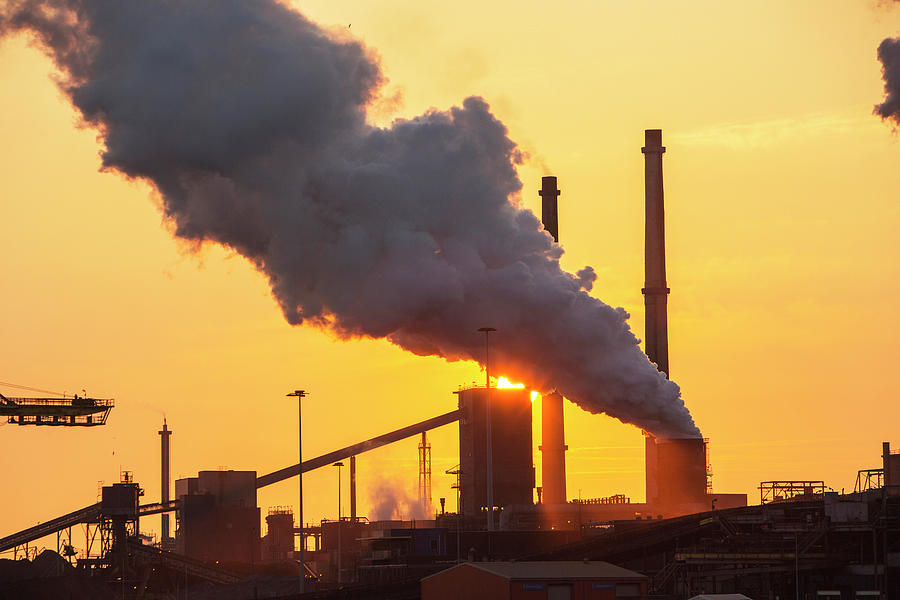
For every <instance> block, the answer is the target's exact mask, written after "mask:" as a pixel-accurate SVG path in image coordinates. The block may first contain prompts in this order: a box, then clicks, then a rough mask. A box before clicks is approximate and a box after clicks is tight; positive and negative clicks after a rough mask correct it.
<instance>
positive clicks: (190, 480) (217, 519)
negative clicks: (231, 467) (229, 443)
mask: <svg viewBox="0 0 900 600" xmlns="http://www.w3.org/2000/svg"><path fill="white" fill-rule="evenodd" d="M175 496H176V497H177V498H178V500H179V502H180V508H179V510H178V513H177V516H176V519H177V526H176V527H177V528H176V532H175V547H176V549H177V552H178V553H179V554H184V555H185V556H188V557H190V558H195V559H198V560H201V561H204V562H211V563H220V564H230V563H235V564H252V563H256V562H259V552H260V545H259V538H260V534H259V519H260V514H259V508H258V507H257V505H256V472H255V471H200V473H198V475H197V477H187V478H184V479H178V480H176V481H175Z"/></svg>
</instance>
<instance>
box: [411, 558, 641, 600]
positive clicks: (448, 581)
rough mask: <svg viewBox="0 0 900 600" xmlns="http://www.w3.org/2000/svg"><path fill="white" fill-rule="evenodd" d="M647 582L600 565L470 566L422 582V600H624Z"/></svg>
mask: <svg viewBox="0 0 900 600" xmlns="http://www.w3.org/2000/svg"><path fill="white" fill-rule="evenodd" d="M646 593H647V577H646V576H644V575H641V574H640V573H636V572H634V571H629V570H628V569H623V568H622V567H617V566H616V565H612V564H610V563H607V562H601V561H583V562H577V561H543V562H472V563H463V564H461V565H456V566H454V567H452V568H450V569H446V570H444V571H441V572H440V573H435V574H434V575H431V576H429V577H425V578H424V579H422V600H482V599H483V600H624V599H628V598H634V599H638V598H641V597H642V596H644V595H646Z"/></svg>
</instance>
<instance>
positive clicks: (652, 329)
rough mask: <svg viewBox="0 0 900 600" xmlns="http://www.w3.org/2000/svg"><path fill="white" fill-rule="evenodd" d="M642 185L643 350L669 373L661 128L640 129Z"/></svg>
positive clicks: (660, 367)
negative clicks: (644, 195)
mask: <svg viewBox="0 0 900 600" xmlns="http://www.w3.org/2000/svg"><path fill="white" fill-rule="evenodd" d="M644 136H645V138H644V139H645V145H644V147H643V148H641V152H643V153H644V186H645V194H646V209H645V210H646V225H645V227H646V229H645V230H644V288H643V289H642V290H641V292H642V293H643V294H644V311H645V314H646V324H645V338H646V339H645V340H644V351H645V352H646V353H647V357H648V358H649V359H650V361H651V362H654V363H656V368H657V369H659V371H660V372H661V373H665V374H666V377H669V333H668V325H667V314H666V302H667V296H668V294H669V288H668V287H666V221H665V209H664V207H663V173H662V155H663V153H664V152H665V151H666V149H665V147H664V146H663V145H662V130H661V129H647V130H646V131H644Z"/></svg>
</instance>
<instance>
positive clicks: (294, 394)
mask: <svg viewBox="0 0 900 600" xmlns="http://www.w3.org/2000/svg"><path fill="white" fill-rule="evenodd" d="M287 396H288V397H294V398H297V448H298V459H299V461H298V463H297V464H299V465H300V473H298V474H297V480H298V481H299V482H300V484H299V485H300V504H299V506H298V508H297V513H298V520H299V524H300V593H301V594H304V593H306V536H305V534H304V531H303V398H304V397H306V392H305V391H303V390H294V391H293V392H291V393H290V394H287Z"/></svg>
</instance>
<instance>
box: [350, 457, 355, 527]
mask: <svg viewBox="0 0 900 600" xmlns="http://www.w3.org/2000/svg"><path fill="white" fill-rule="evenodd" d="M350 522H351V523H355V522H356V457H355V456H351V457H350Z"/></svg>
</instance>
